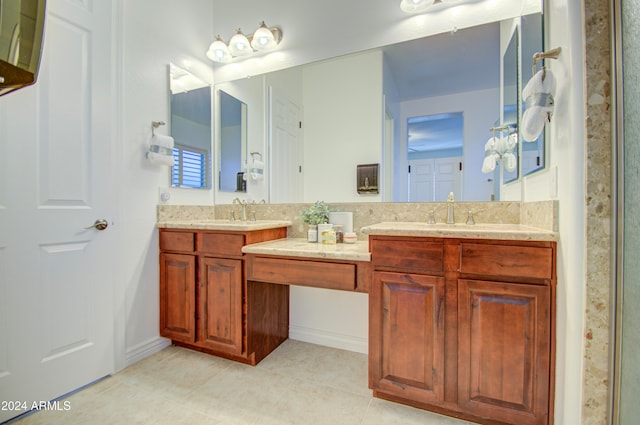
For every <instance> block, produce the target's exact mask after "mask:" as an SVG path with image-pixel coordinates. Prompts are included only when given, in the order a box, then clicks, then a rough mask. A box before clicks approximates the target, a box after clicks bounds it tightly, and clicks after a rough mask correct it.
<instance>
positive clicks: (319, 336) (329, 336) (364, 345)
mask: <svg viewBox="0 0 640 425" xmlns="http://www.w3.org/2000/svg"><path fill="white" fill-rule="evenodd" d="M289 338H290V339H295V340H296V341H302V342H309V343H312V344H318V345H324V346H327V347H333V348H338V349H341V350H347V351H355V352H356V353H363V354H367V353H368V352H369V341H368V340H367V339H366V338H360V337H357V336H353V335H344V334H339V333H335V332H327V331H323V330H319V329H312V328H306V327H303V326H295V325H290V326H289Z"/></svg>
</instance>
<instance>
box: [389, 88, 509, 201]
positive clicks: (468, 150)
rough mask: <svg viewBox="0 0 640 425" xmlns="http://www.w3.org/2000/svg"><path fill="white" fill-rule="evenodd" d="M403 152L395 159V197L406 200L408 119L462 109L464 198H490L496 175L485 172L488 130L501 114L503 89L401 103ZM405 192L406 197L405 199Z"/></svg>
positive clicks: (485, 199)
mask: <svg viewBox="0 0 640 425" xmlns="http://www.w3.org/2000/svg"><path fill="white" fill-rule="evenodd" d="M401 111H402V112H401V116H400V123H399V125H400V139H399V145H400V146H401V149H400V152H399V153H400V155H398V157H396V160H395V163H396V165H395V167H394V168H395V170H396V173H399V174H396V176H395V178H396V181H397V184H396V186H395V187H396V190H397V191H399V193H396V194H395V199H403V200H405V201H406V200H407V197H406V194H407V179H406V174H404V176H405V178H404V179H403V178H402V171H404V170H406V169H407V156H406V152H407V119H408V118H410V117H417V116H422V115H433V114H441V113H448V112H462V113H463V116H464V118H463V119H464V134H463V138H464V141H463V153H464V157H463V179H462V181H463V187H462V193H463V200H465V201H488V200H490V199H491V194H492V193H493V183H492V182H490V181H489V179H493V178H494V176H493V174H484V173H482V161H483V160H484V145H485V143H486V142H487V140H488V139H489V137H491V136H492V133H491V132H490V131H489V128H491V127H492V126H493V124H494V122H495V121H496V120H497V119H498V118H499V115H500V88H499V87H496V88H494V89H486V90H477V91H472V92H466V93H456V94H453V95H447V96H437V97H431V98H425V99H417V100H410V101H406V102H402V103H401ZM402 194H404V195H405V196H404V198H402V197H401V196H402Z"/></svg>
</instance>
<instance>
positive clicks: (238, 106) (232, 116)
mask: <svg viewBox="0 0 640 425" xmlns="http://www.w3.org/2000/svg"><path fill="white" fill-rule="evenodd" d="M217 92H218V105H219V107H218V120H219V121H218V123H219V124H218V149H219V152H218V158H219V160H218V189H219V191H220V192H241V193H244V192H246V191H247V184H246V181H247V180H246V175H245V173H246V171H247V170H246V157H247V151H246V149H247V104H246V103H244V102H242V101H240V100H238V99H237V98H235V97H233V96H231V95H230V94H229V93H227V92H225V91H223V90H218V91H217Z"/></svg>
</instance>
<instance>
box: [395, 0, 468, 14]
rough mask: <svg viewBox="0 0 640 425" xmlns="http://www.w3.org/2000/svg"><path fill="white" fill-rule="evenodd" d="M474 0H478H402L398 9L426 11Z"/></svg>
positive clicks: (407, 11) (413, 11)
mask: <svg viewBox="0 0 640 425" xmlns="http://www.w3.org/2000/svg"><path fill="white" fill-rule="evenodd" d="M476 1H479V0H402V1H401V2H400V9H402V11H403V12H406V13H414V14H417V13H427V12H435V11H438V10H441V9H445V8H447V7H452V6H457V5H459V4H463V3H472V2H476Z"/></svg>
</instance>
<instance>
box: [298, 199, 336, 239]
mask: <svg viewBox="0 0 640 425" xmlns="http://www.w3.org/2000/svg"><path fill="white" fill-rule="evenodd" d="M329 212H330V210H329V207H328V206H326V205H325V203H324V201H316V203H315V204H313V205H311V206H310V207H309V208H307V209H304V210H302V212H301V213H300V218H301V219H302V221H303V222H305V223H306V224H307V225H309V229H308V230H307V240H308V241H309V242H317V241H318V229H317V227H318V224H324V223H329Z"/></svg>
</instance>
